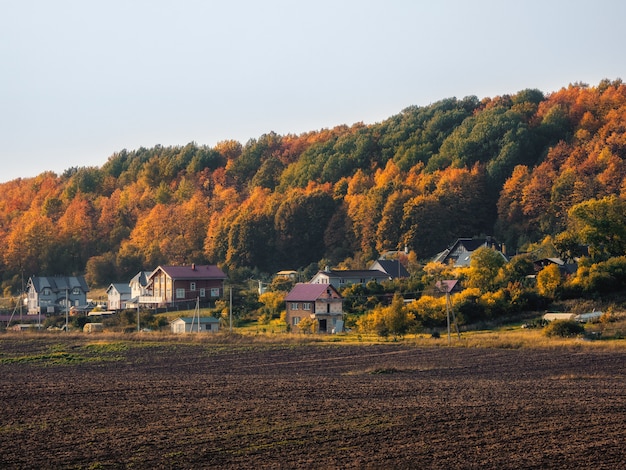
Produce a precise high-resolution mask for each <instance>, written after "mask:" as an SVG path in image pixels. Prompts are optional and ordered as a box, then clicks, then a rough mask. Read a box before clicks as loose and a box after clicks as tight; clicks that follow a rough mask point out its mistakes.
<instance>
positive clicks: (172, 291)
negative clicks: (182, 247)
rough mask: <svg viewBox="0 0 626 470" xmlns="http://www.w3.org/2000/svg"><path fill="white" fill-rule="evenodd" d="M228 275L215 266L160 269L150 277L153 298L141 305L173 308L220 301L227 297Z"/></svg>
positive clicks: (149, 297)
mask: <svg viewBox="0 0 626 470" xmlns="http://www.w3.org/2000/svg"><path fill="white" fill-rule="evenodd" d="M225 280H226V274H224V272H223V271H222V270H221V269H220V268H218V267H217V266H214V265H195V264H192V265H189V266H159V267H158V268H156V269H155V270H154V271H153V272H152V274H151V275H150V276H149V277H148V289H149V290H150V292H151V294H150V295H147V296H142V297H140V298H139V301H140V303H144V304H157V305H171V304H175V303H177V302H185V301H195V300H196V299H199V300H200V301H207V300H217V299H218V298H220V297H221V296H222V295H223V294H224V281H225Z"/></svg>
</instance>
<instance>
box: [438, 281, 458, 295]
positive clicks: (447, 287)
mask: <svg viewBox="0 0 626 470" xmlns="http://www.w3.org/2000/svg"><path fill="white" fill-rule="evenodd" d="M458 282H459V281H458V280H456V279H451V280H446V281H437V282H436V283H435V289H437V290H438V291H440V292H452V291H453V290H454V288H455V287H456V285H457V284H458Z"/></svg>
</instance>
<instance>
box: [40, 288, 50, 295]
mask: <svg viewBox="0 0 626 470" xmlns="http://www.w3.org/2000/svg"><path fill="white" fill-rule="evenodd" d="M51 293H52V291H51V290H50V288H49V287H46V288H45V289H44V290H43V292H42V294H43V295H50V294H51Z"/></svg>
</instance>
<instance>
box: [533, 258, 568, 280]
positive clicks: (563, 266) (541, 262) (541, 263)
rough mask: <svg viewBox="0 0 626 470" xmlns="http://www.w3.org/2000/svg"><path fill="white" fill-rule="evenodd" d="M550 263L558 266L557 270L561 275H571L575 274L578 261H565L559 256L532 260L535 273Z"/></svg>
mask: <svg viewBox="0 0 626 470" xmlns="http://www.w3.org/2000/svg"><path fill="white" fill-rule="evenodd" d="M552 264H555V265H557V266H558V267H559V271H560V272H561V275H563V276H571V275H572V274H576V271H577V270H578V263H566V262H565V261H563V260H562V259H561V258H542V259H538V260H536V261H533V267H534V269H535V273H539V271H541V270H542V269H543V268H545V267H546V266H550V265H552Z"/></svg>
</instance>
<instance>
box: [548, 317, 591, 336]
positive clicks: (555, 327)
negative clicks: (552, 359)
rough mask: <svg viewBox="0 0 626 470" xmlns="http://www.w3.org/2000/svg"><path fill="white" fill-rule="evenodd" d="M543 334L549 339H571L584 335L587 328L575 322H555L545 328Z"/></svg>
mask: <svg viewBox="0 0 626 470" xmlns="http://www.w3.org/2000/svg"><path fill="white" fill-rule="evenodd" d="M543 332H544V334H545V335H546V336H548V337H552V336H560V337H561V338H571V337H574V336H578V335H580V334H583V333H584V332H585V327H584V326H583V325H581V324H580V323H578V322H577V321H574V320H554V321H552V322H550V323H549V324H548V326H546V327H545V329H544V330H543Z"/></svg>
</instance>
